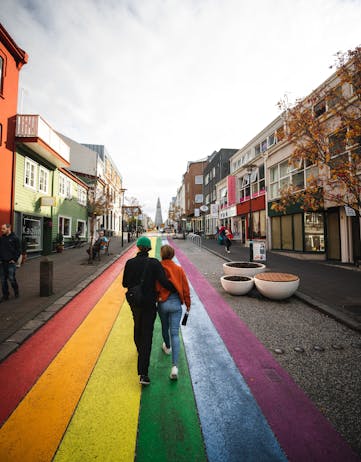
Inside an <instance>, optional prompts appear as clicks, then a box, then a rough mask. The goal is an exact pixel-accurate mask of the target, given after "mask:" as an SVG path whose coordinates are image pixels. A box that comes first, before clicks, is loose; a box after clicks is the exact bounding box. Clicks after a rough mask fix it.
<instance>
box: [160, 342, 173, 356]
mask: <svg viewBox="0 0 361 462" xmlns="http://www.w3.org/2000/svg"><path fill="white" fill-rule="evenodd" d="M162 350H163V351H164V353H165V354H166V355H170V354H171V353H172V348H167V346H166V344H165V343H164V342H163V345H162Z"/></svg>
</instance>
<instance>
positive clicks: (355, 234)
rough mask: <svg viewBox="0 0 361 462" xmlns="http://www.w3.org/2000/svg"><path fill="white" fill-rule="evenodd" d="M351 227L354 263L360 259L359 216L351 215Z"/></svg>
mask: <svg viewBox="0 0 361 462" xmlns="http://www.w3.org/2000/svg"><path fill="white" fill-rule="evenodd" d="M351 227H352V256H353V261H354V263H357V262H358V261H359V260H361V240H360V218H359V217H357V216H356V217H351Z"/></svg>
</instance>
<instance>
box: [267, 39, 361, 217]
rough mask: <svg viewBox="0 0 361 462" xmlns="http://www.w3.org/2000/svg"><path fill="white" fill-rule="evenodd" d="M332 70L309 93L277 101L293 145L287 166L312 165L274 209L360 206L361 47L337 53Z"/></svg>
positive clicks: (289, 139)
mask: <svg viewBox="0 0 361 462" xmlns="http://www.w3.org/2000/svg"><path fill="white" fill-rule="evenodd" d="M332 67H335V68H336V71H335V73H334V74H333V75H332V76H331V77H330V78H329V79H328V80H327V81H326V83H325V84H323V85H322V86H321V87H319V88H318V89H317V90H315V91H314V92H313V93H311V95H309V96H308V97H306V98H304V99H302V100H297V101H296V102H295V103H293V104H291V103H290V102H289V101H288V100H287V99H284V100H282V101H280V102H279V107H280V109H281V110H282V111H283V114H284V121H285V130H284V132H285V138H284V140H285V141H286V142H289V143H291V144H292V147H293V150H292V154H291V157H290V158H289V168H290V170H293V169H295V168H296V169H297V168H299V167H300V166H301V165H302V166H303V165H305V166H313V168H312V172H313V175H312V174H311V175H309V176H308V178H307V183H306V184H305V185H304V187H303V188H300V187H297V185H293V184H289V185H287V186H286V187H284V188H283V189H282V190H281V192H280V199H279V201H277V202H274V203H273V204H272V209H274V210H276V211H280V212H285V211H286V208H287V206H288V205H292V204H300V206H301V207H302V208H303V209H304V210H313V211H315V210H319V209H322V208H323V207H325V206H327V207H331V206H343V205H347V206H349V207H351V208H353V209H354V210H355V211H356V214H357V215H358V216H360V210H361V47H357V48H355V49H354V50H349V51H347V52H345V53H337V55H336V62H335V65H334V66H332Z"/></svg>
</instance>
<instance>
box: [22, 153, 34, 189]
mask: <svg viewBox="0 0 361 462" xmlns="http://www.w3.org/2000/svg"><path fill="white" fill-rule="evenodd" d="M36 167H37V165H36V163H35V162H33V161H32V160H30V159H27V158H25V172H24V186H27V187H28V188H31V189H36Z"/></svg>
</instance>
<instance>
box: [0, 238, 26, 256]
mask: <svg viewBox="0 0 361 462" xmlns="http://www.w3.org/2000/svg"><path fill="white" fill-rule="evenodd" d="M20 254H21V248H20V241H19V238H18V237H17V236H16V234H15V233H10V234H9V235H8V236H7V235H2V236H1V237H0V261H6V262H9V261H10V260H14V261H16V260H17V259H18V258H19V257H20Z"/></svg>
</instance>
